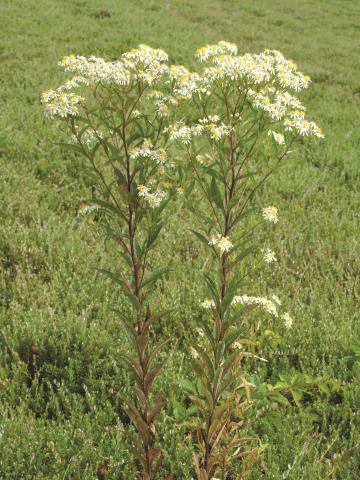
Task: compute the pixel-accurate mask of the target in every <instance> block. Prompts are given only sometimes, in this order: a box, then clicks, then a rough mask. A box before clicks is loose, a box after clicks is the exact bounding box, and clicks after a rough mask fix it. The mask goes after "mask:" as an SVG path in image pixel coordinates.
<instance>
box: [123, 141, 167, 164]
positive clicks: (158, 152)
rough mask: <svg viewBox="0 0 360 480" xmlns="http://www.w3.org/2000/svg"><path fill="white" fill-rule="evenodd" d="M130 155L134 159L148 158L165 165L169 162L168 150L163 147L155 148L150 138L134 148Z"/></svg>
mask: <svg viewBox="0 0 360 480" xmlns="http://www.w3.org/2000/svg"><path fill="white" fill-rule="evenodd" d="M130 157H131V158H133V159H137V158H148V159H150V160H154V162H155V163H156V164H157V165H165V164H166V163H167V154H166V151H165V150H164V149H163V148H157V149H155V148H154V146H153V144H152V143H151V142H150V141H149V140H144V142H143V144H142V145H141V147H138V148H134V149H132V150H131V151H130Z"/></svg>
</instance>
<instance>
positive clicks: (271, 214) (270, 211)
mask: <svg viewBox="0 0 360 480" xmlns="http://www.w3.org/2000/svg"><path fill="white" fill-rule="evenodd" d="M261 211H262V216H263V218H264V220H266V221H267V222H270V223H278V221H279V215H278V209H277V208H276V207H264V208H262V209H261Z"/></svg>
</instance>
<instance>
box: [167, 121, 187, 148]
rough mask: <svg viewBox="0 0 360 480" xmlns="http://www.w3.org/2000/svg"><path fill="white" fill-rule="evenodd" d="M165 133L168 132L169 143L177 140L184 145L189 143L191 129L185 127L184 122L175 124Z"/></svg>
mask: <svg viewBox="0 0 360 480" xmlns="http://www.w3.org/2000/svg"><path fill="white" fill-rule="evenodd" d="M165 132H169V134H170V136H169V139H170V140H171V141H174V140H179V141H180V142H181V143H183V144H184V145H187V144H189V143H190V142H191V135H192V131H191V128H190V127H188V126H187V125H185V123H184V122H176V123H175V124H174V125H172V126H171V127H170V128H169V129H166V130H165Z"/></svg>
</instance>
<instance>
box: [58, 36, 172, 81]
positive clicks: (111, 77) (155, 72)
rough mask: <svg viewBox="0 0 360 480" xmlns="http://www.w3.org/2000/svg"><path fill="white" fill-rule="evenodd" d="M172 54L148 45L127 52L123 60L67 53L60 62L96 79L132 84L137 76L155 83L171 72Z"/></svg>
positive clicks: (72, 70)
mask: <svg viewBox="0 0 360 480" xmlns="http://www.w3.org/2000/svg"><path fill="white" fill-rule="evenodd" d="M167 61H168V56H167V54H166V53H165V52H164V51H163V50H159V49H154V48H151V47H149V46H148V45H139V46H138V47H137V48H134V49H133V50H130V52H126V53H124V54H123V55H122V56H121V58H120V60H116V61H114V62H106V61H105V60H104V59H103V58H99V57H94V56H91V57H89V58H87V57H83V56H80V55H77V56H75V55H69V56H66V57H64V58H63V59H62V60H61V62H59V65H60V66H61V67H63V68H64V69H65V71H69V72H76V73H78V74H80V75H82V76H84V77H86V78H87V79H88V80H90V81H91V82H94V83H101V82H103V83H115V84H117V85H128V84H129V83H130V82H131V80H132V79H133V78H136V79H141V80H143V81H144V83H146V84H148V85H152V84H153V83H155V82H156V81H158V80H159V79H160V78H162V77H163V76H164V75H165V74H166V73H167V72H168V66H167V64H166V62H167Z"/></svg>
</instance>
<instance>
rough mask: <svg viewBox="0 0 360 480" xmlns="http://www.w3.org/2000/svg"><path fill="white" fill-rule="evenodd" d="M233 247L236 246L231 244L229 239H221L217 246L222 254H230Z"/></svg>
mask: <svg viewBox="0 0 360 480" xmlns="http://www.w3.org/2000/svg"><path fill="white" fill-rule="evenodd" d="M233 246H234V245H233V244H232V243H231V242H230V240H229V237H221V238H220V240H219V241H218V244H217V247H218V248H219V250H220V252H221V253H227V252H229V251H230V250H231V249H232V248H233Z"/></svg>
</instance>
